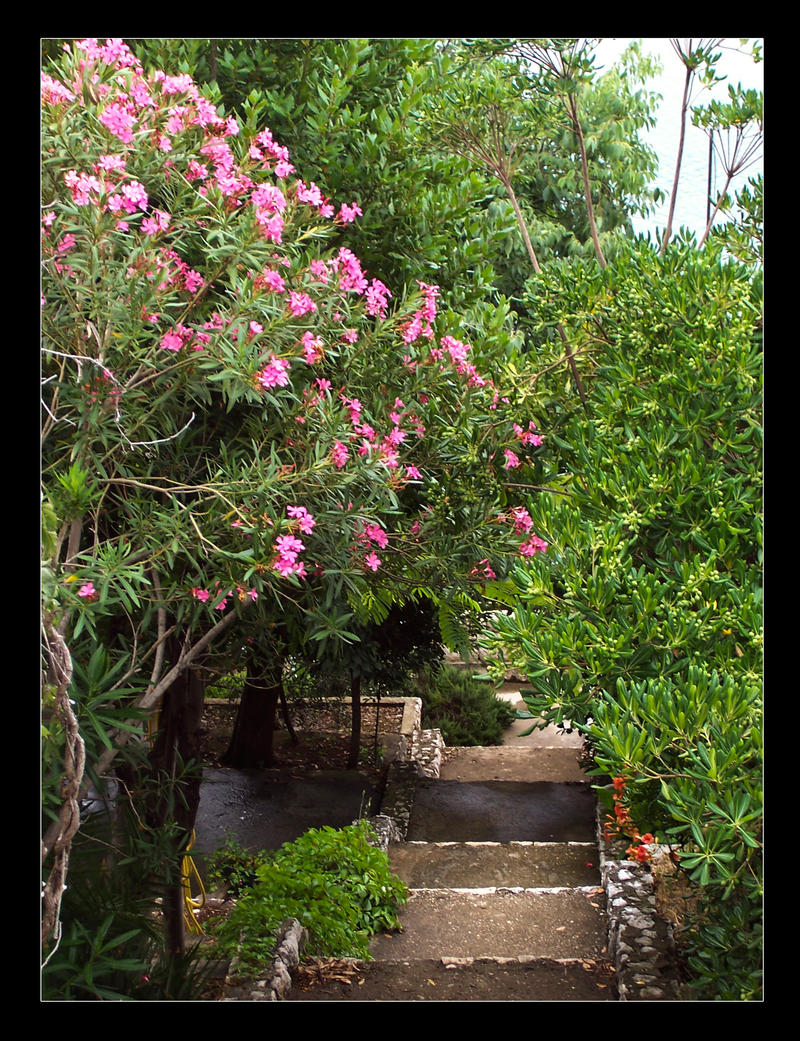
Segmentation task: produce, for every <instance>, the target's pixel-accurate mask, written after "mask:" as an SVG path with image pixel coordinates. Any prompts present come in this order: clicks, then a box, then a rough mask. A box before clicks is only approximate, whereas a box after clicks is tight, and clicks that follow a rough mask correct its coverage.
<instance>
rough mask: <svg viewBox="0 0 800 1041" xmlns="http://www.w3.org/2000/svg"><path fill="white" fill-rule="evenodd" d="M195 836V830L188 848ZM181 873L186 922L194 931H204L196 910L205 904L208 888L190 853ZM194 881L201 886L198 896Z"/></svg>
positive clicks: (191, 930)
mask: <svg viewBox="0 0 800 1041" xmlns="http://www.w3.org/2000/svg"><path fill="white" fill-rule="evenodd" d="M194 837H195V836H194V832H192V837H191V839H190V841H189V845H188V846H187V849H191V848H192V846H193V845H194ZM181 874H182V876H183V919H184V921H185V923H186V928H187V929H188V930H189V931H190V932H193V933H203V932H204V929H203V927H202V925H201V924H200V923H199V922H198V920H197V917H196V915H195V911H196V910H199V908H201V907H204V906H205V902H206V890H205V886H204V885H203V880H202V878H201V877H200V872H199V871H198V870H197V865H196V864H195V862H194V861H193V860H192V858H191V857H190V856H189V854H188V853H186V854H185V855H184V858H183V869H182V872H181ZM192 881H194V882H195V883H196V885H197V887H198V888H199V893H198V895H197V896H193V895H192Z"/></svg>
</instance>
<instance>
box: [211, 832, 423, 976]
mask: <svg viewBox="0 0 800 1041" xmlns="http://www.w3.org/2000/svg"><path fill="white" fill-rule="evenodd" d="M374 838H375V833H374V831H373V829H372V827H371V825H370V824H369V823H368V822H367V821H365V820H362V821H359V822H358V823H357V824H353V825H350V826H349V827H346V828H338V829H337V828H330V827H323V828H312V829H311V830H310V831H307V832H306V833H305V834H304V835H301V836H300V838H298V839H297V840H295V841H294V842H289V843H285V844H284V845H283V846H281V848H280V849H279V850H277V851H276V852H274V853H267V854H264V855H263V858H262V855H257V857H256V859H257V860H260V861H261V862H260V863H258V864H257V866H256V868H255V873H256V876H257V878H256V881H255V883H254V884H253V885H252V886H251V887H250V888H248V889H246V890H245V891H244V892H242V894H241V896H240V899H239V900H238V902H237V904H236V907H235V908H234V910H233V912H232V913H231V915H230V917H229V918H228V919H227V921H225V922H223V923H222V925H221V926H220V927H219V929H218V934H217V935H218V938H219V942H220V946H221V948H222V949H223V950H224V951H226V952H230V953H234V952H236V953H238V956H239V958H240V961H241V964H242V966H243V968H244V969H245V970H247V971H254V972H255V971H258V970H259V969H260V968H262V967H263V966H265V965H268V964H269V963H270V962H271V960H272V958H273V956H274V948H275V940H276V934H277V932H278V930H279V928H280V926H281V924H282V923H283V922H284V921H285V920H286V919H287V918H296V919H297V920H298V921H299V922H300V923H301V924H302V925H303V926H305V928H306V929H307V930H308V943H307V946H306V951H305V953H306V954H309V955H322V956H326V957H339V958H348V957H349V958H361V959H362V960H364V961H369V960H370V959H371V957H372V956H371V954H370V951H369V941H370V937H371V936H372V935H374V934H375V933H376V932H378V931H379V930H384V929H396V928H398V927H399V924H400V923H399V920H398V917H397V912H398V908H399V906H400V905H401V904H403V903H405V901H406V900H407V898H408V890H407V889H406V887H405V885H404V883H403V882H402V881H401V880H400V879H399V878H397V877H396V876H395V875H393V874H392V873H391V871H390V870H389V860H388V857H387V856H386V854H385V853H384V852H383V851H382V850H380V849H378V848H377V847H376V846H375V845H373V844H372V843H373V840H374ZM230 855H231V850H230V849H229V852H228V859H230Z"/></svg>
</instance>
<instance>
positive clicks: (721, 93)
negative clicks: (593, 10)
mask: <svg viewBox="0 0 800 1041" xmlns="http://www.w3.org/2000/svg"><path fill="white" fill-rule="evenodd" d="M634 39H639V40H640V42H641V44H642V52H643V53H644V54H649V55H653V56H655V57H657V58H658V59H659V61H660V63H661V66H662V70H663V71H662V72H661V74H660V75H659V76H657V77H656V78H654V79H653V80H651V81H650V82H649V83H648V84H647V87H648V89H649V90H652V91H654V92H655V93H657V94H660V95H661V97H662V101H661V102H660V103H659V107H658V112H657V122H656V126H655V127H654V128H653V129H652V130H651V131H649V132H648V133H647V134H646V140H647V142H648V144H649V145H650V147H651V148H652V149H653V151H654V152H655V153H656V155H657V156H658V158H659V171H658V177H657V180H656V185H655V186H657V187H659V188H660V189H661V190H662V191H663V192H664V193H665V200H664V202H663V203H661V204H659V206H658V207H657V209H656V210H655V211H654V213H653V214H651V215H650V217H649V218H647V219H642V218H637V219H636V220H635V221H634V229H635V230H636V231H637V232H641V233H643V234H647V233H650V234H651V235H653V236H654V237H658V232H659V231H660V230H661V229H663V228H664V226H665V225H666V222H667V212H668V209H669V196H670V192H671V191H672V181H673V178H674V176H675V162H676V159H677V155H678V140H679V132H680V112H681V100H682V98H683V87H684V79H685V68H684V65H683V63H682V62H681V60H680V58H679V57H678V55H677V54H676V53H675V51H674V50H673V47H672V44H671V43H670V41H669V38H667V37H664V38H660V37H638V38H621V37H607V38H604V39H602V40H601V41H600V43H599V45H598V47H597V49H596V52H595V53H596V62H595V65H596V67H597V68H598V69H601V68H602V67H607V66H609V65H611V64H613V63H614V62H615V61H616V59H617V58H618V57H619V55H620V54H622V52H623V51H624V50H625V48H626V47H627V46H628V45H629V44H630V43H632V42H633V40H634ZM751 42H752V41H748V49H749V44H750V43H751ZM717 50H718V51H720V52H721V54H722V57H721V58H720V61H719V62H718V63H717V66H716V69H717V74H718V75H724V76H725V77H726V79H725V80H724V81H723V82H722V83H718V84H716V85H715V86H714V87H712V88H711V89H710V90H709V89H705V88H702V87H701V86H699V85H698V84H697V82H696V81H695V85H694V87H693V90H692V96H691V100H690V106H691V105H706V104H708V102H709V101H710V100H712V99H715V100H720V101H724V100H726V98H727V96H728V84H729V83H731V84H734V85H736V84H741V86H742V87H745V88H747V89H757V90H762V91H763V89H764V62H763V61H762V62H759V63H756V62H754V61H753V58H752V57H751V55H750V54H749V53H747V51H746V50H744V49H743V48H742V47H741V45H740V42H739V40H738V39H736V38H730V39H724V40H723V41H722V43H721V44H720V46H719V47H718V48H717ZM708 152H709V149H708V135H707V134H706V132H705V131H704V130H702V129H701V128H699V127H695V126H693V125H692V123H691V120H689V121H688V122H687V129H686V142H685V145H684V156H683V163H682V166H681V180H680V185H679V188H678V198H677V204H676V208H675V216H674V218H673V230H675V229H677V228H679V227H682V226H683V227H686V228H690V229H691V230H692V231H694V232H695V234H696V235H697V237H698V239H699V238H700V236H701V235H702V234H703V231H704V230H705V226H706V208H707V207H706V201H707V197H708ZM715 166H716V164H715ZM712 169H713V168H712ZM759 172H763V160H759V162H758V163H756V164H755V165H753V166H751V167H750V168H748V169H747V170H745V171H743V172H742V173H741V174H740V175H739V176H738V177H737V178H735V179H734V181H733V183H732V185H731V188H730V193H731V194H732V195H735V193H736V192H737V191H738V190H740V189H741V188H742V187H743V186H744V185H745V184H746V183H747V181H748V180H749V178H750V177H753V176H755V175H756V174H757V173H759ZM720 175H721V171H716V170H714V173H713V176H712V195H714V196H715V197H716V195H715V193H716V191H718V190H719V188H721V184H720V183H719V182H720V179H721V177H720ZM722 219H723V218H722V217H721V215H720V216H718V217H717V222H715V223H718V222H720V221H721V220H722Z"/></svg>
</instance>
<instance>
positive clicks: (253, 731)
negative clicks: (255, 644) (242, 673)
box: [222, 658, 283, 770]
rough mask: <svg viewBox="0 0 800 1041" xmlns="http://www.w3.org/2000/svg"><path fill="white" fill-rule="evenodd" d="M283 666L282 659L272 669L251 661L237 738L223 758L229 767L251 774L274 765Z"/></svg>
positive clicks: (235, 729) (238, 720)
mask: <svg viewBox="0 0 800 1041" xmlns="http://www.w3.org/2000/svg"><path fill="white" fill-rule="evenodd" d="M282 665H283V662H282V660H280V659H279V660H277V661H273V662H270V663H269V664H268V665H262V664H260V663H259V662H257V661H256V660H255V659H253V658H249V659H248V662H247V678H246V680H245V684H244V688H243V689H242V698H241V701H240V702H239V711H238V712H237V714H236V723H235V724H234V727H233V736H232V737H231V743H230V746H229V748H228V751H227V752H226V753H225V755H224V756H223V758H222V762H223V763H224V765H225V766H232V767H235V768H236V769H239V770H248V769H257V768H259V767H264V766H272V765H273V764H274V762H275V755H274V749H273V738H274V736H275V709H276V708H277V705H278V701H279V699H280V694H281V689H282V678H281V677H282V672H283V669H282Z"/></svg>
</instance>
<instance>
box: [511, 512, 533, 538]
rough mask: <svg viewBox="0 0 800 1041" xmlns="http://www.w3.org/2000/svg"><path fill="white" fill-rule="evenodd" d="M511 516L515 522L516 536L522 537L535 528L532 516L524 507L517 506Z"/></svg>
mask: <svg viewBox="0 0 800 1041" xmlns="http://www.w3.org/2000/svg"><path fill="white" fill-rule="evenodd" d="M511 516H512V519H513V521H514V533H515V534H516V535H522V534H523V533H524V532H526V531H530V530H531V528H532V527H533V521H532V520H531V515H530V514H529V513H528V511H527V510H526V509H525V508H524V507H522V506H515V507H514V509H513V510H512V511H511Z"/></svg>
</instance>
